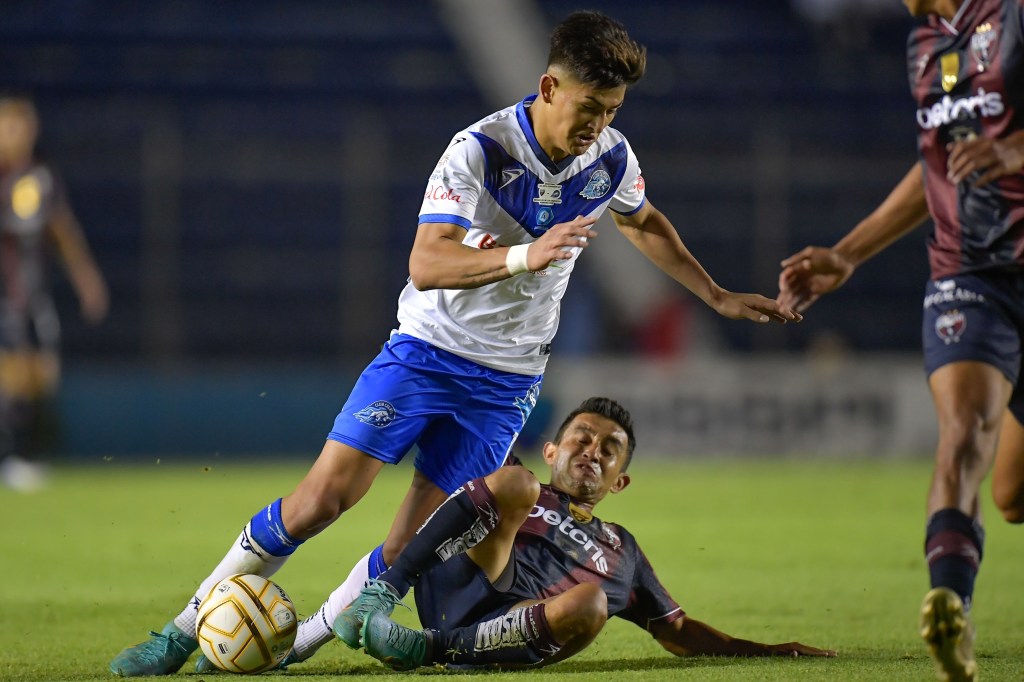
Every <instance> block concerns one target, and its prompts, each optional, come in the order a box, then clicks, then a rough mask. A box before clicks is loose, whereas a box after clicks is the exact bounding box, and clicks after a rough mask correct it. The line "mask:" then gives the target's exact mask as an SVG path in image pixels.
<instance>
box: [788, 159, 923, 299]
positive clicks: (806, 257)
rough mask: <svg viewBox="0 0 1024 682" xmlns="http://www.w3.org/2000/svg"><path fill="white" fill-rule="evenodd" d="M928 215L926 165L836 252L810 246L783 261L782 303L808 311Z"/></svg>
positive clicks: (905, 180) (899, 186)
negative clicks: (923, 169) (817, 301)
mask: <svg viewBox="0 0 1024 682" xmlns="http://www.w3.org/2000/svg"><path fill="white" fill-rule="evenodd" d="M927 217H928V204H927V202H926V201H925V194H924V178H923V175H922V172H921V166H920V165H919V164H914V166H913V168H911V169H910V171H909V172H908V173H907V174H906V175H905V176H904V177H903V179H902V180H900V182H899V184H897V185H896V187H895V188H893V190H892V192H890V193H889V196H887V197H886V198H885V200H884V201H883V202H882V203H881V204H879V206H878V208H876V209H875V210H874V211H872V213H871V215H869V216H868V217H867V218H865V219H864V220H862V221H861V222H860V223H858V224H857V226H856V227H854V228H853V230H851V231H850V232H849V233H848V234H847V235H846V236H845V237H843V238H842V239H841V240H839V242H837V243H836V245H835V246H833V247H832V248H828V247H823V246H808V247H806V248H804V249H803V250H801V251H799V252H798V253H795V254H793V255H792V256H790V257H789V258H787V259H785V260H784V261H782V264H781V265H782V272H781V273H780V274H779V297H778V300H779V302H781V303H783V304H785V305H787V306H790V307H792V308H794V309H795V310H797V311H800V312H803V311H805V310H807V308H809V307H810V306H811V304H813V303H814V302H815V301H816V300H818V298H820V297H821V296H822V295H824V294H827V293H829V292H830V291H835V290H836V289H838V288H839V287H841V286H842V285H843V284H844V283H846V280H848V279H850V276H851V275H853V271H854V270H855V269H857V267H858V266H859V265H860V264H861V263H863V262H864V261H866V260H868V259H869V258H871V257H872V256H874V255H875V254H877V253H879V252H880V251H883V250H884V249H885V248H886V247H887V246H889V245H890V244H892V243H893V242H895V241H896V240H897V239H899V238H900V237H902V236H903V235H905V234H907V233H908V232H910V231H911V230H913V229H914V228H916V227H918V226H919V225H920V224H921V223H923V222H924V221H925V219H926V218H927Z"/></svg>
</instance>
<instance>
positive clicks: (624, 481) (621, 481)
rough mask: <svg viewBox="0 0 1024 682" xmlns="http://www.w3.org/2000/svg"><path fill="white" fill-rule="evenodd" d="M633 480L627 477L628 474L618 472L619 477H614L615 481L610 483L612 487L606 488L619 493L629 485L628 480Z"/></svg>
mask: <svg viewBox="0 0 1024 682" xmlns="http://www.w3.org/2000/svg"><path fill="white" fill-rule="evenodd" d="M631 480H633V479H631V478H630V477H629V474H619V477H618V478H617V479H615V483H612V487H611V488H609V489H608V492H610V493H621V492H622V491H623V490H625V489H626V486H627V485H629V482H630V481H631Z"/></svg>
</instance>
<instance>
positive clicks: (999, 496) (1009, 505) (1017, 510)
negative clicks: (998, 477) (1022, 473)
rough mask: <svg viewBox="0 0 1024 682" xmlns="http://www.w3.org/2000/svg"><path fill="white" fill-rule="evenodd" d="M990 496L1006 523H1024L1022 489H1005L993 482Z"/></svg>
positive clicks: (1023, 496)
mask: <svg viewBox="0 0 1024 682" xmlns="http://www.w3.org/2000/svg"><path fill="white" fill-rule="evenodd" d="M992 498H993V499H994V500H995V503H996V507H997V508H998V509H999V513H1000V514H1002V515H1003V519H1004V520H1006V521H1007V522H1008V523H1018V524H1019V523H1024V490H1016V489H1007V488H1005V487H1001V486H999V485H998V484H997V483H995V482H993V485H992Z"/></svg>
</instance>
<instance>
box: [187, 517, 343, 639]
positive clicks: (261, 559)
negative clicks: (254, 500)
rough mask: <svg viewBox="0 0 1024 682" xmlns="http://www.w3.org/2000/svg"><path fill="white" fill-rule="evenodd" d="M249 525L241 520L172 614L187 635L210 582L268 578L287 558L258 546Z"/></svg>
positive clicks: (193, 632)
mask: <svg viewBox="0 0 1024 682" xmlns="http://www.w3.org/2000/svg"><path fill="white" fill-rule="evenodd" d="M249 525H250V524H248V523H247V524H245V528H243V529H242V534H241V535H239V536H238V539H237V540H235V543H234V544H233V545H231V549H229V550H228V553H227V554H225V555H224V558H223V559H221V561H220V563H219V564H217V568H215V569H213V573H211V574H210V575H209V576H208V577H207V578H206V580H204V581H203V582H202V583H201V584H200V585H199V589H197V590H196V593H195V596H193V597H192V599H190V600H189V602H188V604H186V606H185V608H184V609H182V611H181V613H179V614H178V615H177V616H175V617H174V624H175V625H177V626H178V627H179V628H180V629H181V631H182V632H184V633H185V634H186V635H188V636H189V637H193V638H194V637H195V636H196V614H197V613H198V611H199V604H200V602H202V601H203V599H205V598H206V595H208V594H209V593H210V590H212V589H213V586H214V585H216V584H217V583H219V582H220V581H221V580H223V579H224V578H227V577H228V576H229V575H235V574H237V573H253V574H255V575H261V576H263V577H264V578H269V577H270V576H272V575H274V574H275V573H277V570H278V569H279V568H281V567H282V566H284V562H285V561H287V560H288V557H287V556H274V555H273V554H268V553H267V552H266V551H264V549H263V548H262V547H260V546H259V545H258V544H256V542H255V541H254V540H253V539H252V537H251V536H250V533H249V531H250V528H249ZM353 599H354V597H353ZM331 622H332V623H333V622H334V621H331Z"/></svg>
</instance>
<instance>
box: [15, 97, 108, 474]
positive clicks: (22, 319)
mask: <svg viewBox="0 0 1024 682" xmlns="http://www.w3.org/2000/svg"><path fill="white" fill-rule="evenodd" d="M38 133H39V121H38V117H37V115H36V110H35V107H34V106H33V104H32V102H31V101H30V100H28V99H26V98H23V97H10V96H7V97H0V460H2V461H0V476H2V478H3V481H4V482H5V483H6V484H7V485H8V486H9V487H11V488H14V489H17V490H25V491H28V490H32V489H34V488H37V487H39V486H41V485H42V484H43V483H44V482H45V467H44V465H43V464H42V463H41V462H40V461H39V457H40V455H41V454H42V453H41V450H43V449H44V443H45V441H46V439H47V438H46V437H47V435H48V434H47V431H48V430H50V429H52V424H48V423H47V422H48V420H47V417H48V416H49V412H50V410H51V409H52V405H50V403H51V402H52V400H53V398H54V394H55V393H56V391H57V386H58V383H59V380H60V356H59V355H58V350H59V348H58V346H59V341H60V323H59V321H58V319H57V310H56V308H55V306H54V304H53V300H52V298H51V295H50V282H49V277H48V273H47V264H48V263H47V260H48V258H49V256H50V254H51V250H53V251H55V252H56V254H57V255H58V256H59V257H60V260H61V262H62V264H63V265H64V266H65V269H66V270H67V273H68V277H69V279H70V280H71V284H72V286H73V287H74V289H75V293H76V294H78V298H79V301H80V305H81V311H82V316H83V317H85V319H86V320H88V321H89V322H98V321H99V320H101V319H103V317H104V316H105V315H106V313H107V287H106V284H105V283H104V281H103V277H102V275H101V274H100V271H99V268H97V267H96V263H95V262H94V261H93V258H92V255H91V254H90V252H89V248H88V246H87V244H86V241H85V237H84V236H83V234H82V231H81V229H80V228H79V226H78V222H77V221H76V220H75V216H74V214H73V213H72V212H71V208H70V206H69V205H68V202H67V199H66V197H65V195H64V191H63V188H62V186H61V184H60V182H59V180H58V178H57V176H56V175H55V174H54V172H53V170H52V169H51V168H50V167H49V166H47V165H46V164H45V163H42V162H41V161H39V160H38V159H36V158H35V157H34V155H33V152H34V149H35V144H36V138H37V136H38Z"/></svg>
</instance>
